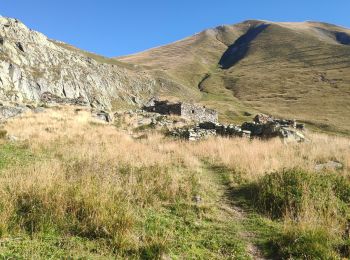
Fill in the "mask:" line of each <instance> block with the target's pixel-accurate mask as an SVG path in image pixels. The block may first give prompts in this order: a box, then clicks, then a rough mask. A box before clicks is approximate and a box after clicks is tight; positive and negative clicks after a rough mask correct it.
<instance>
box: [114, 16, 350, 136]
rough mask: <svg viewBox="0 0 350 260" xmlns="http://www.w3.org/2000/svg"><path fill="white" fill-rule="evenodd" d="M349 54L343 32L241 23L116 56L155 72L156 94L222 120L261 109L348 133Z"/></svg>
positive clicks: (347, 33) (307, 25)
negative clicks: (204, 108)
mask: <svg viewBox="0 0 350 260" xmlns="http://www.w3.org/2000/svg"><path fill="white" fill-rule="evenodd" d="M349 54H350V30H347V29H345V28H341V27H337V26H334V25H330V24H325V23H317V22H304V23H272V22H265V21H246V22H243V23H241V24H237V25H232V26H220V27H217V28H215V29H210V30H206V31H204V32H201V33H199V34H196V35H194V36H192V37H189V38H186V39H184V40H181V41H178V42H175V43H173V44H170V45H166V46H162V47H159V48H155V49H151V50H149V51H146V52H143V53H139V54H135V55H131V56H126V57H120V58H117V59H118V60H120V61H124V62H128V63H131V64H138V65H143V66H144V68H145V69H147V70H148V71H150V72H152V73H153V74H154V75H156V76H157V78H158V80H159V81H160V82H161V83H162V84H161V86H162V87H163V88H161V95H164V96H166V97H169V96H170V97H178V98H181V99H186V100H193V101H196V102H203V103H206V104H207V105H208V106H211V107H214V108H216V109H218V110H219V112H220V114H221V120H223V121H234V122H240V121H242V120H246V119H248V117H249V116H246V115H248V114H249V113H254V112H257V111H262V112H266V113H270V114H273V115H276V116H282V117H291V118H296V119H298V120H301V121H304V122H307V123H309V124H310V125H312V126H314V127H316V128H318V129H322V130H326V131H335V132H341V133H346V134H349V133H350V121H349V120H347V119H348V118H349V116H348V113H347V111H350V99H349V97H350V84H349V83H350V73H349V72H350V55H349ZM247 112H248V113H247Z"/></svg>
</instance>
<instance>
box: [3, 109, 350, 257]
mask: <svg viewBox="0 0 350 260" xmlns="http://www.w3.org/2000/svg"><path fill="white" fill-rule="evenodd" d="M5 129H6V131H7V132H8V133H9V134H11V135H15V136H16V137H18V138H19V140H20V141H19V143H20V145H22V146H23V145H25V147H26V149H28V150H29V151H30V154H32V155H33V159H30V160H29V162H28V163H26V164H24V165H19V164H14V165H7V166H6V167H5V168H3V169H1V168H0V171H1V175H0V190H1V192H0V193H1V194H0V206H1V208H2V210H1V212H0V223H1V224H0V234H2V236H10V235H13V234H18V233H26V234H30V235H32V236H35V234H38V233H40V232H54V233H57V232H58V233H59V234H63V235H75V236H81V237H86V238H89V239H106V240H107V241H108V244H109V245H111V246H112V247H117V248H119V249H120V250H121V251H120V252H122V253H120V254H121V255H122V254H133V253H132V252H134V251H135V250H136V251H137V252H138V250H141V249H142V248H148V247H152V248H153V246H155V245H157V246H159V247H162V246H164V243H166V238H165V237H166V236H171V235H169V234H167V235H164V234H163V235H159V234H158V233H157V232H158V231H156V232H154V233H152V234H149V233H147V232H148V231H146V229H144V228H145V227H144V225H145V216H144V214H145V213H144V211H145V210H146V209H154V210H160V209H161V208H162V207H164V206H165V205H175V204H178V203H180V204H187V205H191V203H192V197H193V196H194V195H196V194H198V192H199V190H201V191H200V193H201V194H203V197H205V196H209V195H208V194H206V193H205V191H206V190H208V187H210V186H211V183H209V182H208V178H207V177H205V176H204V175H202V173H203V167H202V166H203V161H207V162H209V163H210V164H212V165H221V166H224V167H225V168H226V169H228V170H229V171H230V172H231V173H230V174H231V176H230V178H231V181H232V182H234V180H235V178H236V177H237V176H240V178H242V179H244V180H245V182H248V183H254V182H256V181H258V180H259V179H261V178H262V177H263V176H265V174H267V173H269V172H272V171H281V170H282V169H285V168H287V169H289V168H294V167H298V168H301V169H303V170H305V171H313V170H314V167H315V165H316V163H319V162H327V161H328V160H336V161H339V162H341V163H342V164H343V166H344V167H343V169H341V170H340V171H339V174H341V175H344V176H346V177H348V173H349V172H350V171H349V169H350V141H349V139H347V138H344V137H335V136H327V135H323V134H312V133H310V134H308V136H309V138H310V140H311V141H310V142H306V143H302V144H284V143H283V142H281V141H280V140H279V139H272V140H269V141H260V140H248V139H241V138H232V139H227V138H210V139H208V140H204V141H201V142H193V143H190V142H184V141H176V140H173V139H168V138H165V137H164V136H162V135H160V134H156V133H154V134H148V135H147V138H145V139H141V140H138V139H134V138H132V136H131V135H130V134H129V132H128V131H126V130H122V129H120V128H116V127H115V126H112V125H108V124H104V123H101V122H100V121H97V120H95V119H92V118H91V116H90V113H89V112H88V111H79V112H76V111H75V110H74V109H73V108H71V107H60V108H55V109H48V110H47V112H45V113H42V114H26V115H23V116H22V117H19V118H15V119H13V120H10V121H9V122H8V123H7V125H6V127H5ZM2 142H5V141H2ZM306 197H307V196H306ZM305 203H307V202H306V201H305ZM304 209H305V211H303V214H302V215H300V219H304V220H305V221H302V222H299V224H300V223H301V224H302V225H305V229H307V228H310V227H311V226H312V223H315V220H317V218H319V217H320V215H317V214H316V213H315V211H313V210H312V208H310V207H308V205H306V204H305V207H304ZM306 209H308V210H306ZM329 210H331V209H329ZM326 216H327V218H326V217H325V218H324V219H323V222H319V223H324V224H325V223H326V224H327V225H328V226H329V227H330V229H333V231H334V232H336V231H337V232H338V231H339V230H340V229H341V228H343V226H339V225H343V223H341V224H339V223H340V222H339V221H337V220H336V219H334V218H329V216H330V214H328V213H327V214H326ZM291 221H292V222H293V219H292V218H289V217H288V215H286V216H285V222H286V223H287V224H286V225H289V224H288V223H289V222H291ZM311 222H312V223H311ZM289 226H290V225H289ZM152 232H153V231H152ZM154 234H156V235H154ZM133 250H134V251H133ZM126 252H127V253H126Z"/></svg>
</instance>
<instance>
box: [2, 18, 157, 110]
mask: <svg viewBox="0 0 350 260" xmlns="http://www.w3.org/2000/svg"><path fill="white" fill-rule="evenodd" d="M95 56H96V57H97V58H94V57H95ZM95 56H94V55H92V54H91V55H87V53H85V52H83V51H80V50H78V49H75V48H74V47H72V46H68V45H66V44H64V43H61V42H56V41H52V40H49V39H48V38H47V37H46V36H44V35H43V34H41V33H39V32H36V31H33V30H31V29H29V28H27V27H26V26H25V25H24V24H23V23H21V22H20V21H18V20H16V19H11V18H4V17H0V100H3V101H12V102H19V103H36V102H40V101H41V98H42V96H43V95H44V94H45V95H46V96H51V97H55V98H56V100H58V99H60V98H61V100H79V101H80V102H83V103H86V104H88V105H91V106H92V107H96V108H99V109H111V108H112V107H113V105H115V104H120V103H128V104H136V105H142V103H143V102H144V101H145V100H148V99H149V98H150V97H151V96H153V95H154V93H153V92H154V88H155V84H156V82H155V80H154V79H153V78H152V77H150V76H148V75H146V74H145V73H144V72H141V71H136V70H133V69H129V68H128V67H127V66H124V65H123V64H122V63H120V62H116V61H113V62H112V61H110V60H109V59H106V58H103V57H99V56H97V55H95Z"/></svg>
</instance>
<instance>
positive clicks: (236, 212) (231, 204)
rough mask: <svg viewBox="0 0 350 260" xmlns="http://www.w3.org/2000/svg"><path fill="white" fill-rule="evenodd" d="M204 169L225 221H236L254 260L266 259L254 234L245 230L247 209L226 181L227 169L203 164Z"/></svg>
mask: <svg viewBox="0 0 350 260" xmlns="http://www.w3.org/2000/svg"><path fill="white" fill-rule="evenodd" d="M203 169H204V171H206V172H207V173H208V175H209V177H210V178H211V180H212V182H213V184H215V186H216V188H217V190H218V198H217V202H216V205H217V207H218V209H219V210H220V211H221V212H222V216H224V218H226V221H233V222H236V224H237V226H238V227H239V236H240V237H241V238H242V240H244V242H245V244H246V252H247V254H248V255H249V256H250V257H251V258H252V259H254V260H263V259H266V258H265V257H264V256H263V254H262V252H261V250H260V249H259V248H258V247H257V246H256V245H255V243H254V242H253V240H254V238H255V234H254V233H253V232H251V231H248V230H246V225H247V224H246V223H248V222H249V220H250V219H249V218H250V216H249V215H250V214H249V212H248V211H249V209H247V208H246V207H245V206H242V205H241V204H242V198H241V197H240V196H239V194H237V192H236V191H235V190H234V189H232V188H231V187H230V185H229V182H228V173H227V169H224V168H221V167H215V166H211V165H208V164H204V166H203ZM236 195H237V196H236Z"/></svg>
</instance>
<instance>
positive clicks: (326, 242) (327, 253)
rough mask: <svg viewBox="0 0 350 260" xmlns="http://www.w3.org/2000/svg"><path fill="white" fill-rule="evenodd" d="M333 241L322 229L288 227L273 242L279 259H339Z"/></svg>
mask: <svg viewBox="0 0 350 260" xmlns="http://www.w3.org/2000/svg"><path fill="white" fill-rule="evenodd" d="M334 244H335V241H334V240H333V239H332V238H330V237H329V234H328V233H327V232H325V231H324V230H322V229H316V230H302V229H300V228H298V227H290V228H289V229H287V230H285V231H284V232H283V233H282V234H280V235H278V236H277V238H275V239H274V241H273V246H274V247H276V249H277V252H278V257H279V258H281V259H310V260H311V259H340V257H339V256H338V253H337V252H336V251H335V247H334Z"/></svg>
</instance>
